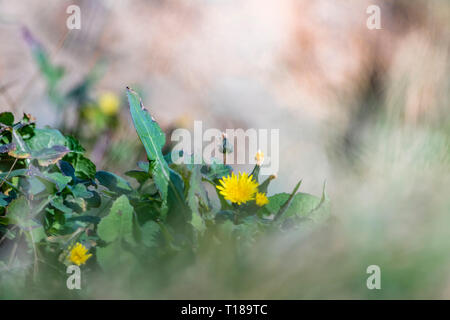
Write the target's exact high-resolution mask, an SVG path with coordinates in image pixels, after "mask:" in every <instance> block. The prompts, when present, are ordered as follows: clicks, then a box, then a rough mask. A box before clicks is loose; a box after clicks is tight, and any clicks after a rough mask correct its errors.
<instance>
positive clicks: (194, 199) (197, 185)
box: [187, 165, 208, 232]
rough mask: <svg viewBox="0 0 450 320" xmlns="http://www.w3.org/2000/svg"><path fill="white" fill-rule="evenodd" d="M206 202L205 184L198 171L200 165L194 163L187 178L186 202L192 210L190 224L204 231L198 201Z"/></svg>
mask: <svg viewBox="0 0 450 320" xmlns="http://www.w3.org/2000/svg"><path fill="white" fill-rule="evenodd" d="M200 201H203V203H205V204H207V203H208V195H207V193H206V190H205V186H204V185H203V183H202V175H201V173H200V166H199V165H194V166H193V169H192V172H191V177H190V179H189V191H188V194H187V203H188V205H189V207H190V208H191V210H192V220H191V224H192V225H193V226H194V228H195V229H196V230H197V231H199V232H203V231H205V222H204V221H203V218H202V216H201V214H200V208H199V207H200V206H199V202H200Z"/></svg>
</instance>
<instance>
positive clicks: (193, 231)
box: [0, 89, 329, 296]
mask: <svg viewBox="0 0 450 320" xmlns="http://www.w3.org/2000/svg"><path fill="white" fill-rule="evenodd" d="M127 96H128V101H129V107H130V112H131V116H132V119H133V122H134V126H135V128H136V132H137V134H138V136H139V138H140V140H141V142H142V144H143V146H144V148H145V151H146V152H147V156H148V161H146V162H139V163H138V166H137V168H136V169H133V170H130V171H128V172H126V173H125V175H126V177H125V178H124V177H121V176H119V175H116V174H114V173H112V172H106V171H97V169H96V166H95V165H94V164H93V163H92V162H91V161H90V160H89V159H88V158H87V157H86V156H85V154H84V153H85V150H84V149H83V147H82V146H81V145H80V143H79V142H78V141H77V140H76V139H75V138H74V137H72V136H64V135H63V134H62V133H61V132H60V131H58V130H55V129H50V128H44V129H39V128H36V126H35V123H34V119H33V118H32V117H31V116H30V115H24V117H23V118H22V119H21V120H20V121H18V122H15V120H14V117H13V115H12V114H11V113H9V112H4V113H1V114H0V180H1V181H0V269H1V271H0V296H1V295H3V294H11V291H9V292H6V293H5V292H4V291H2V290H6V289H5V288H6V286H7V284H8V283H14V287H20V285H23V286H25V285H27V286H31V287H37V285H36V283H37V282H39V281H40V280H39V279H41V278H42V277H41V276H40V275H41V274H42V273H45V272H47V273H51V272H55V274H59V275H60V278H58V277H57V276H55V277H54V278H52V279H53V281H54V282H57V281H59V282H58V283H57V284H56V286H59V287H64V286H65V280H64V275H65V267H66V265H69V264H71V262H70V261H69V260H68V254H69V252H70V248H71V247H72V246H73V245H74V244H75V243H78V242H79V243H82V244H83V245H84V246H85V247H86V248H88V249H89V252H90V253H92V254H93V257H92V258H91V259H89V260H88V261H87V263H86V264H85V265H82V266H81V267H82V268H83V270H94V271H95V270H97V271H100V272H102V273H105V274H108V273H110V272H112V273H114V272H115V271H118V270H119V271H120V273H121V275H125V274H127V271H128V272H129V275H130V276H132V274H133V270H137V269H139V270H143V269H144V270H148V268H151V266H155V265H157V264H158V265H159V264H161V263H162V262H163V261H170V260H171V259H172V258H176V257H179V256H185V257H195V255H196V253H197V252H199V250H201V249H202V246H203V247H204V246H208V247H209V246H211V245H216V244H217V245H218V246H219V245H220V244H221V243H223V242H229V243H233V244H235V249H236V251H237V252H238V251H239V248H242V247H249V246H250V247H251V246H252V244H253V243H254V242H255V241H257V240H258V237H260V236H261V235H264V234H268V233H278V232H284V231H286V230H292V229H295V228H298V227H299V226H304V225H308V224H314V223H317V222H321V221H324V220H325V219H327V217H328V215H329V202H328V199H327V197H326V195H325V192H324V193H323V195H322V197H315V196H312V195H309V194H306V193H301V192H297V190H298V188H299V186H300V183H299V184H298V185H297V186H296V187H295V189H294V190H293V192H292V193H290V194H288V193H280V194H276V195H273V196H271V197H269V203H267V204H266V205H265V206H263V207H258V206H256V205H255V204H254V203H253V204H249V203H247V204H244V205H240V206H238V205H235V204H231V203H229V202H227V201H226V200H225V199H224V198H223V197H222V195H221V194H219V192H218V190H217V189H216V188H215V187H216V186H217V185H218V183H219V180H220V179H221V178H222V177H224V176H228V175H230V174H231V172H232V168H231V167H230V166H228V165H224V164H222V163H220V162H219V161H217V162H215V163H213V164H202V165H194V164H175V163H172V161H171V156H170V153H169V154H167V155H163V153H162V147H163V146H164V144H165V135H164V133H163V131H162V130H161V128H160V127H159V125H158V123H157V122H156V121H154V120H153V118H152V117H151V115H150V114H149V113H148V111H147V110H145V109H144V108H143V105H142V102H141V100H140V98H139V96H138V95H137V94H136V93H135V92H134V91H132V90H131V89H127ZM258 172H259V166H258V165H256V166H255V169H254V170H253V176H254V177H255V178H256V179H258ZM272 179H273V177H269V178H267V179H266V180H265V181H263V182H262V183H260V185H259V190H260V191H262V192H267V188H268V186H269V184H270V181H271V180H272ZM208 185H212V186H213V187H214V188H213V189H209V190H208V189H207V186H208ZM211 190H214V191H211ZM214 200H215V203H216V205H214ZM136 268H137V269H136ZM154 270H156V269H154ZM61 275H62V277H61ZM56 279H60V280H56ZM45 281H47V282H46V283H45V284H44V287H45V288H48V287H49V285H50V284H49V280H48V277H47V278H46V280H45ZM8 290H11V289H8ZM42 290H43V289H42Z"/></svg>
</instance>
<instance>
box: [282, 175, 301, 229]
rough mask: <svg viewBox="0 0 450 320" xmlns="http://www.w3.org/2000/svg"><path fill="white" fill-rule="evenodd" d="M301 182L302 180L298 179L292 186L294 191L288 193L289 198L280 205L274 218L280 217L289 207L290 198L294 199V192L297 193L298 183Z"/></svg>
mask: <svg viewBox="0 0 450 320" xmlns="http://www.w3.org/2000/svg"><path fill="white" fill-rule="evenodd" d="M301 184H302V180H300V181H299V182H298V183H297V185H296V186H295V188H294V191H292V193H291V194H290V196H289V198H288V199H287V200H286V202H285V203H284V204H283V205H282V206H281V208H280V210H278V212H277V215H276V216H275V220H277V219H278V218H280V217H281V216H282V215H283V213H284V212H285V211H286V210H287V209H288V208H289V207H290V205H291V203H292V200H293V199H294V196H295V194H296V193H297V190H298V188H300V185H301Z"/></svg>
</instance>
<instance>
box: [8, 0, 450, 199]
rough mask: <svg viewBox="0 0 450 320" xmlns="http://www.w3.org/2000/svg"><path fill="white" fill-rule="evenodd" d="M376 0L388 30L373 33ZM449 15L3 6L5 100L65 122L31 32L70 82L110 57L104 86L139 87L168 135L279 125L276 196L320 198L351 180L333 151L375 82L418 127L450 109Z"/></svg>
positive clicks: (278, 7)
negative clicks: (76, 23)
mask: <svg viewBox="0 0 450 320" xmlns="http://www.w3.org/2000/svg"><path fill="white" fill-rule="evenodd" d="M70 4H77V5H79V6H80V8H81V19H82V28H81V30H73V31H70V32H69V33H67V29H66V19H67V16H68V14H67V13H66V12H65V11H66V8H67V6H68V5H70ZM371 4H377V5H379V6H380V8H381V24H382V29H381V30H368V28H367V27H366V20H367V18H368V14H367V13H366V8H367V7H368V6H369V5H371ZM449 21H450V19H449V5H448V3H447V2H446V1H439V0H434V1H406V0H403V1H373V0H369V1H366V0H358V1H351V2H349V1H345V0H316V1H309V0H279V1H270V0H240V1H237V0H227V1H225V0H209V1H206V0H203V1H202V0H197V1H187V0H185V1H183V0H178V1H175V0H173V1H172V0H169V1H163V0H153V1H148V0H147V1H144V0H133V1H131V0H115V1H112V0H110V1H106V0H105V1H87V0H85V1H60V0H48V1H46V2H45V4H44V3H42V2H40V1H31V0H25V1H20V2H19V1H0V37H1V39H2V44H1V45H0V87H4V86H7V87H8V89H7V95H8V97H5V94H2V96H1V97H0V106H1V109H2V110H4V109H13V111H14V112H15V113H16V115H19V114H20V113H21V112H23V111H26V112H30V113H32V114H34V115H35V116H37V118H38V123H39V125H46V124H52V123H53V122H54V120H55V118H56V117H57V115H55V114H54V109H52V108H51V107H49V105H48V100H47V98H46V97H45V84H44V82H43V80H42V79H40V78H39V75H38V74H37V67H36V65H35V64H34V62H33V61H32V59H31V56H30V52H29V49H28V48H27V46H26V44H25V42H24V41H23V38H22V36H21V31H20V28H21V26H26V27H28V28H29V29H30V30H31V32H32V33H33V35H34V36H35V37H36V38H37V39H38V40H39V41H41V42H42V43H43V44H44V45H45V47H46V48H47V49H48V51H49V52H50V53H51V55H52V60H53V61H54V62H55V63H57V64H60V65H63V66H64V67H65V69H66V74H67V76H66V78H65V83H64V84H65V85H67V86H69V84H73V83H74V82H76V81H79V80H80V79H81V78H82V77H83V76H84V75H86V74H87V73H88V72H89V70H91V69H92V67H93V66H94V65H95V63H96V62H97V61H99V60H100V59H106V61H107V63H108V68H107V72H106V74H105V76H104V78H103V79H102V80H101V82H100V84H99V90H101V89H108V90H115V91H117V92H123V91H124V88H125V86H127V85H130V86H134V85H137V86H139V87H140V88H141V89H142V90H143V92H144V93H145V101H144V102H145V104H146V105H147V107H148V108H149V109H150V111H151V112H152V114H153V115H154V117H155V118H156V119H157V120H158V121H159V122H160V123H161V124H162V125H163V127H167V126H169V125H170V124H172V123H183V124H184V125H185V126H187V127H190V126H192V124H193V121H194V120H203V121H204V126H206V127H207V126H210V127H217V128H219V129H226V128H244V129H246V128H265V129H271V128H279V129H280V172H278V176H279V177H280V178H279V179H278V180H277V181H276V182H275V183H274V184H273V190H272V192H275V191H281V190H283V191H286V190H289V189H291V188H292V187H293V186H294V185H295V183H296V182H297V181H298V179H300V178H303V185H302V188H303V189H304V191H307V192H310V193H316V194H318V193H320V192H321V188H322V183H323V181H324V180H325V179H327V180H328V181H329V184H328V185H329V187H330V188H331V190H333V185H336V184H335V182H336V181H335V179H339V178H340V176H339V174H338V173H336V172H334V171H333V168H332V167H331V165H330V161H329V158H328V154H327V150H326V149H327V147H328V143H329V140H330V139H331V140H332V141H333V139H335V137H336V136H339V135H343V134H344V133H345V131H346V130H347V128H348V126H350V125H351V122H352V120H353V119H354V117H355V114H357V113H358V112H359V111H358V110H359V109H361V106H362V105H364V103H365V100H364V94H363V93H364V92H365V91H366V89H367V88H368V87H370V86H371V81H372V78H373V76H374V75H375V77H376V78H377V81H378V82H380V83H381V86H382V89H381V90H382V92H383V95H382V98H381V101H380V105H383V106H385V107H387V108H388V112H393V113H397V111H396V110H401V113H402V114H403V115H404V120H405V121H407V122H411V123H417V122H420V121H422V119H431V120H433V118H439V114H440V112H442V110H443V109H444V108H447V110H448V106H447V105H446V104H445V103H442V101H444V102H445V101H448V99H446V98H445V97H446V96H448V92H447V91H448V81H447V80H448V79H447V77H448V69H449V64H448V62H449V59H448V39H449V38H448V35H449V33H448V30H449ZM442 40H446V41H442ZM425 62H426V64H425ZM405 79H406V82H405ZM399 88H400V89H399ZM3 92H4V91H3ZM399 92H400V93H399ZM398 94H400V95H401V96H402V98H405V99H399V98H398V97H397V95H398ZM399 100H400V101H402V102H401V103H399V102H398V101H399ZM11 101H13V104H11ZM124 110H125V111H126V109H124ZM125 111H124V117H125V116H127V115H126V112H125ZM330 137H331V138H330Z"/></svg>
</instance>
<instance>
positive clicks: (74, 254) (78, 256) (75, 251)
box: [69, 242, 92, 266]
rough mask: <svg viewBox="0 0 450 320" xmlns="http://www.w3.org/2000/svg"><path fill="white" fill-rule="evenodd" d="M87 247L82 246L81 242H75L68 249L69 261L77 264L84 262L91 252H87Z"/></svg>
mask: <svg viewBox="0 0 450 320" xmlns="http://www.w3.org/2000/svg"><path fill="white" fill-rule="evenodd" d="M87 252H88V249H87V248H86V247H85V246H83V245H82V244H81V243H79V242H77V243H76V244H75V245H74V246H72V248H71V249H70V253H69V260H70V262H73V263H75V264H76V265H77V266H79V265H81V264H85V263H86V261H87V259H89V258H90V257H91V256H92V254H91V253H89V254H87Z"/></svg>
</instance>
